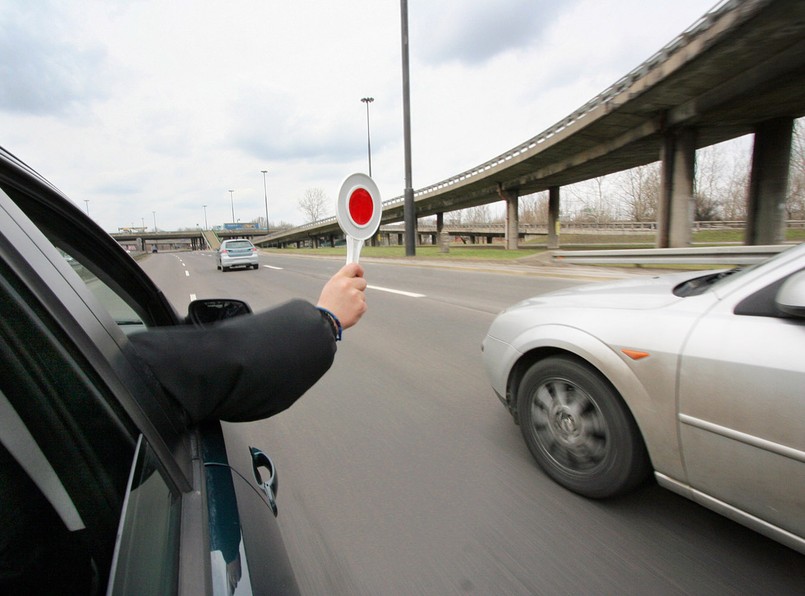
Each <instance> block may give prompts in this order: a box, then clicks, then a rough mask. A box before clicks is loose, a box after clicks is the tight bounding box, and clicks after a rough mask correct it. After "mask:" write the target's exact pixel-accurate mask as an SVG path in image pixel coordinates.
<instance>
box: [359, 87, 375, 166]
mask: <svg viewBox="0 0 805 596" xmlns="http://www.w3.org/2000/svg"><path fill="white" fill-rule="evenodd" d="M374 100H375V98H374V97H362V98H361V101H362V102H363V103H365V104H366V147H367V149H368V150H369V177H370V178H371V177H372V135H371V134H370V132H369V104H370V103H372V102H373V101H374Z"/></svg>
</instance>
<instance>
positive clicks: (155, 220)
mask: <svg viewBox="0 0 805 596" xmlns="http://www.w3.org/2000/svg"><path fill="white" fill-rule="evenodd" d="M151 214H152V215H153V216H154V232H156V231H157V212H156V211H152V212H151Z"/></svg>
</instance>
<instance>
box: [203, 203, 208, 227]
mask: <svg viewBox="0 0 805 596" xmlns="http://www.w3.org/2000/svg"><path fill="white" fill-rule="evenodd" d="M202 207H204V229H205V230H206V229H207V206H206V205H202Z"/></svg>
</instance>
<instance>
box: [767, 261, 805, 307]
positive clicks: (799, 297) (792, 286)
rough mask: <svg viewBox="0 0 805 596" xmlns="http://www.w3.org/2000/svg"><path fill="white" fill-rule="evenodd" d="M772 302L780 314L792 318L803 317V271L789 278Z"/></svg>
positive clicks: (804, 305)
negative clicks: (782, 313)
mask: <svg viewBox="0 0 805 596" xmlns="http://www.w3.org/2000/svg"><path fill="white" fill-rule="evenodd" d="M774 302H775V304H776V305H777V308H779V309H780V310H781V311H782V312H784V313H785V314H787V315H790V316H792V317H805V270H803V271H798V272H797V273H795V274H794V275H792V276H791V277H789V278H788V279H787V280H785V282H784V283H783V285H782V286H780V289H779V290H777V296H776V297H775V298H774Z"/></svg>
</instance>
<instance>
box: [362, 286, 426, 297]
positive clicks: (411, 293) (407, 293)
mask: <svg viewBox="0 0 805 596" xmlns="http://www.w3.org/2000/svg"><path fill="white" fill-rule="evenodd" d="M366 287H367V288H369V289H371V290H378V291H379V292H388V293H390V294H399V295H400V296H408V297H409V298H424V297H425V294H417V293H416V292H406V291H404V290H394V289H392V288H383V287H380V286H366Z"/></svg>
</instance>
